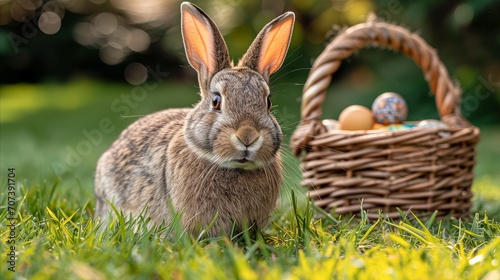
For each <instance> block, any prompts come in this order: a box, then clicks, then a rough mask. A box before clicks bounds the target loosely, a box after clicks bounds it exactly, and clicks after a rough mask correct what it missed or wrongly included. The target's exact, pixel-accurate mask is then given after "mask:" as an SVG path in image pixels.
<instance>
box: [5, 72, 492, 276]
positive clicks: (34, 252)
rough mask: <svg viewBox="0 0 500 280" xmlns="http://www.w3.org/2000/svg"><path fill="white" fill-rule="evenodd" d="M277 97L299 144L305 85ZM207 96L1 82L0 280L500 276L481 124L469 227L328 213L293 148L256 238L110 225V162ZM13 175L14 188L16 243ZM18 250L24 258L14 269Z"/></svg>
mask: <svg viewBox="0 0 500 280" xmlns="http://www.w3.org/2000/svg"><path fill="white" fill-rule="evenodd" d="M273 90H274V93H275V96H274V97H273V104H276V107H275V113H276V115H277V118H278V119H279V120H280V122H281V123H282V124H283V127H284V133H285V134H286V135H287V136H289V135H290V134H291V133H292V132H293V129H294V128H295V127H296V125H297V121H298V116H299V111H298V110H299V107H300V106H299V97H300V92H301V88H300V86H293V85H287V84H281V85H276V86H275V88H274V89H273ZM196 91H197V89H196V88H195V87H193V86H192V84H189V83H188V82H186V83H185V84H182V83H177V84H171V83H162V84H161V85H158V86H156V87H154V88H152V89H151V88H150V89H148V90H143V88H140V87H135V88H134V87H130V86H125V85H117V84H103V83H97V82H89V81H85V80H81V81H75V82H72V83H70V84H67V85H53V84H45V85H15V86H1V87H0V125H1V132H0V133H1V140H0V145H1V146H0V152H1V159H0V182H1V187H2V188H1V190H0V202H1V203H0V209H1V211H0V223H1V224H2V227H1V231H0V237H1V243H0V248H1V249H0V251H1V255H0V263H1V268H0V269H1V273H0V276H1V277H0V278H1V279H14V278H19V279H122V280H125V279H171V278H172V279H332V278H333V279H485V280H493V279H500V223H499V221H500V203H499V201H500V173H499V172H498V170H499V167H498V159H499V158H500V146H499V145H498V143H497V142H498V139H500V126H491V127H481V129H482V130H481V136H482V142H481V143H480V144H479V146H478V149H477V150H478V157H477V160H478V163H477V166H476V180H475V183H474V186H473V192H474V195H475V196H474V210H473V218H471V219H470V220H467V221H458V220H454V219H445V220H442V221H438V220H434V219H432V218H430V219H422V220H419V219H415V218H414V217H411V216H410V217H408V219H403V220H402V221H391V220H388V219H380V220H378V221H376V222H370V221H367V220H366V219H363V218H362V219H349V218H346V217H343V218H341V219H339V217H332V216H331V215H328V214H326V213H321V211H319V210H317V209H314V208H313V207H312V206H311V205H310V204H308V202H307V200H306V199H305V195H304V190H303V189H301V188H300V187H299V186H298V182H299V180H300V172H299V169H298V167H297V163H298V161H297V160H296V159H294V158H293V157H292V156H290V152H289V149H288V146H287V145H285V149H284V150H285V155H286V156H285V167H286V182H285V184H284V186H283V191H282V198H281V200H280V205H279V207H278V209H277V210H276V211H275V213H274V215H273V219H272V223H271V224H270V225H269V226H268V227H267V228H266V229H264V231H263V233H262V234H260V235H258V236H257V240H255V241H250V238H249V237H248V236H243V237H242V238H241V240H240V241H239V242H238V243H237V244H235V243H234V242H232V241H231V240H229V239H228V238H217V239H210V240H207V239H203V238H196V237H190V236H186V235H185V234H183V232H182V230H180V229H179V226H178V225H177V224H175V223H174V224H172V225H168V226H165V227H160V228H158V229H154V230H148V229H147V228H146V227H145V221H144V220H135V221H131V222H125V220H124V219H121V218H120V219H117V220H115V221H114V222H113V223H111V224H110V225H108V226H98V225H97V224H96V223H95V222H94V221H93V219H92V218H93V208H94V203H95V201H94V195H93V182H92V180H93V172H94V169H95V163H96V161H97V159H98V157H99V156H100V154H102V152H104V151H105V150H106V149H107V148H108V147H109V145H110V144H111V142H112V141H113V140H114V139H115V138H116V137H117V135H118V134H119V133H120V131H121V130H122V129H123V128H125V127H126V126H127V125H128V124H130V123H131V122H133V121H134V120H136V119H137V118H138V117H139V116H142V115H145V114H149V113H151V112H154V111H157V110H161V109H163V108H167V107H181V106H190V105H191V104H193V103H195V102H196V100H197V98H198V96H197V95H196ZM11 168H13V169H15V170H10V171H9V169H11ZM9 174H10V175H9ZM9 177H10V178H11V179H13V180H15V186H16V188H15V196H14V197H15V207H16V209H15V213H14V216H15V217H17V227H16V231H15V237H14V238H12V239H11V238H10V235H11V231H10V227H9V226H8V225H9V224H10V223H11V220H9V218H10V213H9V211H7V210H8V208H7V205H8V203H9V198H8V197H9V194H8V187H9V181H8V178H9ZM12 182H13V181H10V183H12ZM10 185H12V184H10ZM134 229H136V230H134ZM164 235H168V236H171V238H169V239H165V238H162V236H164ZM11 240H13V241H15V243H12V242H10V241H11ZM9 242H10V243H9ZM11 246H13V247H15V251H16V252H17V259H16V261H15V263H9V260H10V256H9V254H11ZM14 265H15V267H14ZM10 268H11V269H12V270H15V271H16V272H11V271H9V269H10Z"/></svg>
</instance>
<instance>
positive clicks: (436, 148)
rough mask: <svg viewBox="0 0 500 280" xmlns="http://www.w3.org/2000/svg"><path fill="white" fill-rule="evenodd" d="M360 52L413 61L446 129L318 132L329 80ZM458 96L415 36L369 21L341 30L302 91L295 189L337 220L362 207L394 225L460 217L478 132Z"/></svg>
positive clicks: (431, 52)
mask: <svg viewBox="0 0 500 280" xmlns="http://www.w3.org/2000/svg"><path fill="white" fill-rule="evenodd" d="M367 45H372V46H377V47H381V48H388V49H391V50H395V51H399V52H402V53H403V54H405V55H407V56H409V57H410V58H412V59H413V60H414V61H415V63H416V64H417V65H418V66H419V67H420V68H421V69H422V71H423V74H424V76H425V79H426V80H427V82H428V84H429V87H430V89H431V91H432V92H433V93H434V96H435V100H436V105H437V109H438V112H439V114H440V116H441V121H443V122H444V123H446V124H447V125H448V127H449V128H446V129H444V128H415V129H411V130H401V131H386V130H382V131H380V130H369V131H344V130H331V131H328V130H327V129H326V128H325V126H324V125H323V124H322V122H321V116H322V108H321V106H322V103H323V101H324V100H325V97H326V94H327V93H326V90H327V88H328V86H329V85H330V81H331V76H332V74H334V73H335V72H336V71H337V69H338V68H339V66H340V64H341V61H342V60H343V59H345V58H347V57H349V56H350V55H351V54H352V53H353V52H355V51H358V50H360V49H362V48H363V47H365V46H367ZM460 95H461V90H460V88H459V86H457V85H456V84H455V83H453V82H452V81H451V79H450V77H449V75H448V72H447V70H446V68H445V67H444V65H443V64H442V62H441V61H440V59H439V57H438V55H437V54H436V51H435V50H434V49H433V48H431V47H430V46H429V45H428V44H427V43H426V42H425V41H424V40H423V39H422V38H421V37H420V36H418V35H417V34H414V33H411V32H410V31H408V30H407V29H405V28H403V27H400V26H397V25H393V24H389V23H385V22H379V21H377V20H376V19H375V18H374V17H370V18H369V19H368V20H367V22H365V23H361V24H358V25H355V26H353V27H351V28H348V29H346V30H345V31H343V32H342V33H340V34H339V35H338V36H336V37H335V39H334V40H333V41H332V42H331V43H330V44H328V46H327V47H326V48H325V50H324V51H323V52H322V53H321V55H320V56H319V57H318V58H317V59H316V61H315V62H314V64H313V67H312V70H311V71H310V73H309V76H308V79H307V81H306V84H305V86H304V89H303V95H302V106H301V121H300V124H299V125H298V127H297V129H296V130H295V132H294V133H293V135H292V139H291V146H292V150H293V152H294V153H295V155H297V156H301V160H302V163H301V168H302V170H303V181H302V185H303V186H306V187H307V188H308V189H309V192H308V194H309V196H311V197H312V198H313V199H314V200H315V203H316V204H317V205H318V206H321V207H323V208H325V209H326V210H328V211H330V210H332V209H334V211H335V212H336V213H337V214H359V213H360V205H361V204H362V206H363V209H364V210H366V211H367V214H368V217H370V218H373V219H375V218H377V217H378V216H379V214H378V212H379V210H382V213H383V215H386V216H389V217H391V218H398V217H400V214H399V211H398V209H400V211H403V212H407V211H412V212H413V213H415V214H417V215H418V214H423V213H430V212H434V211H438V216H439V217H443V216H446V215H451V216H454V217H457V218H464V217H467V216H468V215H469V210H470V207H471V198H472V192H471V185H472V181H473V178H474V173H473V167H474V164H475V145H476V144H477V143H478V141H479V129H478V128H477V127H474V126H472V125H471V124H470V123H469V122H468V121H467V120H465V119H464V118H463V117H462V115H461V113H460Z"/></svg>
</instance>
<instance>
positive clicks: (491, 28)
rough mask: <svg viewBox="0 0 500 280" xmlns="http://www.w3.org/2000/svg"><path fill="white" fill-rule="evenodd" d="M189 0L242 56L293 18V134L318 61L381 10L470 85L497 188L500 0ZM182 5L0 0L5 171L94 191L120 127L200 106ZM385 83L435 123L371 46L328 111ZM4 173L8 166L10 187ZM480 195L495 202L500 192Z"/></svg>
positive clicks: (415, 115)
mask: <svg viewBox="0 0 500 280" xmlns="http://www.w3.org/2000/svg"><path fill="white" fill-rule="evenodd" d="M193 2H195V3H196V4H197V5H199V6H200V7H201V8H202V9H204V10H205V11H206V12H207V13H208V14H209V15H211V17H212V18H213V19H214V21H215V22H216V23H217V24H218V26H219V27H220V29H221V32H222V33H223V35H224V37H225V39H226V41H227V45H228V48H229V51H230V54H231V56H232V57H233V58H234V59H235V60H237V59H238V58H239V57H241V56H242V55H243V53H244V52H245V51H246V49H247V47H248V46H249V45H250V43H251V41H252V40H253V38H254V37H255V36H256V34H257V33H258V32H259V31H260V29H261V28H262V27H263V26H264V25H265V24H266V23H267V22H268V21H270V20H271V19H272V18H274V17H276V16H278V15H280V14H281V13H283V12H284V11H288V10H291V11H293V12H295V13H296V24H295V28H294V33H293V38H292V42H291V46H290V50H289V53H288V56H287V59H286V61H285V63H284V65H283V67H282V69H281V70H280V71H279V72H278V73H276V74H275V75H274V76H273V77H272V79H271V88H272V92H273V104H274V105H275V107H274V109H273V110H274V112H275V114H276V116H277V118H278V119H279V121H280V123H281V124H282V126H283V128H284V133H285V135H286V136H287V137H289V136H290V134H291V133H292V132H293V130H294V129H295V127H296V126H297V124H298V121H299V116H300V98H301V90H302V85H303V84H304V82H305V81H306V78H307V74H308V72H309V69H310V66H311V64H312V62H313V61H314V58H315V57H317V56H318V55H319V54H320V53H321V51H322V50H323V49H324V47H325V46H326V44H327V43H328V42H329V41H330V40H331V39H332V38H333V37H334V36H335V34H336V33H338V32H339V30H341V29H342V28H345V27H347V26H351V25H353V24H356V23H360V22H362V21H364V20H365V19H366V17H367V15H368V13H369V12H375V13H376V14H377V15H378V16H379V17H380V18H381V19H382V20H385V21H388V22H392V23H398V24H401V25H403V26H405V27H407V28H409V29H410V30H412V31H415V32H417V33H419V34H421V36H422V37H423V38H424V39H425V40H426V41H427V42H428V43H429V44H430V45H431V46H433V47H434V48H436V49H437V51H438V53H439V55H440V57H441V59H442V61H443V62H444V64H445V65H446V66H447V68H448V71H449V72H450V75H451V77H453V78H454V79H456V81H457V83H460V85H461V87H462V88H463V95H462V101H463V103H462V112H463V115H464V116H465V117H466V118H467V119H468V120H470V121H471V122H472V123H473V124H474V125H476V126H479V127H480V128H481V132H482V142H481V143H480V145H479V146H478V152H479V156H478V164H477V167H476V173H477V176H478V179H479V182H480V184H479V185H478V186H477V187H476V190H477V192H480V190H481V184H483V185H487V186H496V187H499V188H500V172H499V170H500V169H499V167H498V166H497V165H498V158H500V147H499V145H498V143H497V142H498V141H499V139H500V125H499V124H500V113H499V112H500V32H499V31H498V30H499V26H500V24H499V23H500V20H499V14H500V2H499V1H496V0H477V1H475V0H465V1H451V0H445V1H432V0H422V1H411V0H330V1H315V0H273V1H265V0H262V1H252V0H209V1H193ZM180 3H181V2H180V1H172V0H147V1H145V0H130V1H122V0H109V1H107V0H90V1H83V0H73V1H68V0H64V1H63V0H59V1H58V0H50V1H42V0H0V125H1V139H0V140H1V141H0V144H1V147H0V149H1V161H0V168H1V169H0V170H6V169H7V168H8V167H15V168H16V169H17V170H18V177H19V178H21V179H22V180H24V182H25V183H26V184H28V185H29V184H44V183H43V182H48V184H52V183H51V182H53V181H54V180H57V179H56V178H59V179H62V180H63V181H64V182H65V183H64V184H67V187H70V188H75V192H74V195H75V196H82V195H83V196H88V197H89V198H91V197H92V178H93V172H94V168H95V163H96V161H97V159H98V157H99V155H100V154H102V152H103V151H105V150H106V149H107V148H108V147H109V145H110V144H111V142H112V141H114V139H116V137H117V135H118V134H119V133H120V131H121V130H123V129H124V128H125V127H126V126H128V125H129V124H130V123H132V122H133V121H135V120H136V119H138V118H139V117H140V116H143V115H146V114H149V113H152V112H154V111H158V110H162V109H164V108H169V107H187V106H191V105H192V104H194V103H195V102H196V101H197V100H198V95H197V94H196V93H197V82H196V73H195V71H194V70H192V69H191V68H190V67H189V65H188V63H187V61H186V58H185V55H184V50H183V46H182V40H181V33H180V26H179V22H180V15H179V6H180ZM385 91H394V92H398V93H400V94H401V95H402V96H403V97H404V98H405V99H406V101H407V103H408V105H409V111H410V114H409V118H408V119H409V120H421V119H437V118H439V116H438V114H437V111H436V107H435V103H434V100H433V98H432V94H431V93H430V92H429V88H428V86H427V84H426V82H425V80H424V78H423V75H422V72H421V71H420V70H419V69H418V68H417V66H416V65H415V64H414V63H413V61H411V59H409V58H407V57H404V56H403V55H401V54H396V53H393V52H389V51H384V50H377V49H373V48H370V49H366V50H363V51H361V52H358V53H356V54H355V55H353V56H352V57H350V58H349V59H347V60H346V61H344V63H343V64H342V66H341V68H340V69H339V71H338V72H337V73H336V74H335V76H334V77H333V80H332V84H331V88H330V90H329V93H328V97H327V100H326V101H325V104H324V112H325V115H324V117H325V118H335V119H336V118H337V117H338V114H339V113H340V111H341V110H342V109H343V108H345V107H346V106H348V105H352V104H360V105H365V106H371V103H372V102H373V100H374V99H375V97H376V96H378V95H379V94H381V93H383V92H385ZM286 141H288V140H286ZM287 143H288V142H287ZM285 149H288V145H286V147H285ZM287 163H288V164H287V165H288V168H289V172H288V176H289V177H292V179H291V180H290V181H291V182H298V177H299V171H298V167H297V166H296V163H297V161H296V160H294V159H292V157H291V155H290V153H289V152H288V156H287ZM6 174H7V173H6V172H4V171H0V176H2V182H4V179H3V178H5V175H6ZM481 182H482V183H481ZM482 194H483V196H484V197H485V198H487V199H492V200H494V199H500V197H498V194H499V192H498V191H497V192H495V195H496V196H495V195H492V194H491V193H489V191H486V190H484V191H483V192H482Z"/></svg>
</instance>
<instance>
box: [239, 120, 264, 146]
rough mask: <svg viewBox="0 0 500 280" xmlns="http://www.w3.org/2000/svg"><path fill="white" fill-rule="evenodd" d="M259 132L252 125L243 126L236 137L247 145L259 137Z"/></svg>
mask: <svg viewBox="0 0 500 280" xmlns="http://www.w3.org/2000/svg"><path fill="white" fill-rule="evenodd" d="M259 136H260V135H259V132H258V131H257V130H256V129H255V128H253V127H251V126H246V125H245V126H242V127H240V128H238V130H237V131H236V137H238V140H240V142H241V143H242V144H243V145H245V146H246V147H249V146H251V145H252V144H253V143H255V141H257V139H259Z"/></svg>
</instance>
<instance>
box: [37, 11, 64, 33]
mask: <svg viewBox="0 0 500 280" xmlns="http://www.w3.org/2000/svg"><path fill="white" fill-rule="evenodd" d="M38 28H40V30H41V31H42V32H43V33H45V34H49V35H52V34H55V33H57V32H58V31H59V29H61V18H60V17H59V15H57V14H56V13H54V12H45V13H43V14H42V15H41V16H40V18H39V19H38Z"/></svg>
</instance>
